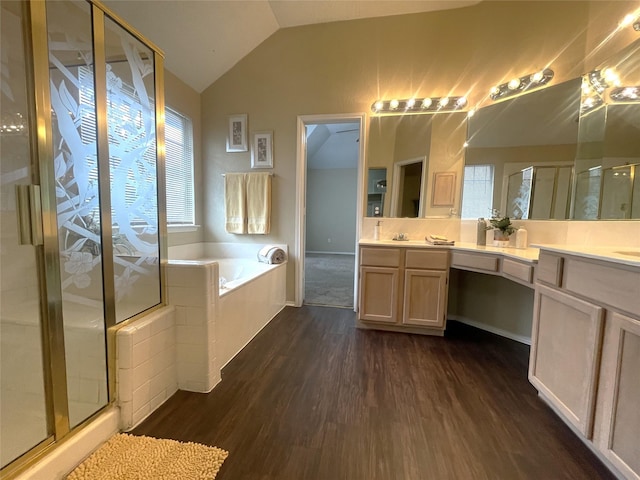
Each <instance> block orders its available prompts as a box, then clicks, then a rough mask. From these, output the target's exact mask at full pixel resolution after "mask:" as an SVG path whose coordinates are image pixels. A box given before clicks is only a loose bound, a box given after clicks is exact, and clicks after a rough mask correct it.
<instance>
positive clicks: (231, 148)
mask: <svg viewBox="0 0 640 480" xmlns="http://www.w3.org/2000/svg"><path fill="white" fill-rule="evenodd" d="M247 150H248V148H247V115H246V114H238V115H229V132H228V133H227V152H246V151H247Z"/></svg>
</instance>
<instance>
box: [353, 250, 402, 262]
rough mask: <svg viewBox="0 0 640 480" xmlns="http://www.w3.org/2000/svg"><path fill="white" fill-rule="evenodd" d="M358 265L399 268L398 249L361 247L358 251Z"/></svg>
mask: <svg viewBox="0 0 640 480" xmlns="http://www.w3.org/2000/svg"><path fill="white" fill-rule="evenodd" d="M360 265H369V266H372V267H399V266H400V249H399V248H375V247H362V248H361V249H360Z"/></svg>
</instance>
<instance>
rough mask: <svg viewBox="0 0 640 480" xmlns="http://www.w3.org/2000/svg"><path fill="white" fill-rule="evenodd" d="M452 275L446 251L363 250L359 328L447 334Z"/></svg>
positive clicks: (359, 294) (379, 248) (361, 250)
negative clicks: (449, 289)
mask: <svg viewBox="0 0 640 480" xmlns="http://www.w3.org/2000/svg"><path fill="white" fill-rule="evenodd" d="M448 272H449V252H448V251H447V250H444V249H442V250H438V249H416V248H413V249H412V248H392V247H361V248H360V288H359V293H358V324H359V326H361V327H364V328H384V329H387V330H397V331H409V332H412V333H430V334H436V335H442V334H443V332H444V327H445V322H446V311H447V282H448Z"/></svg>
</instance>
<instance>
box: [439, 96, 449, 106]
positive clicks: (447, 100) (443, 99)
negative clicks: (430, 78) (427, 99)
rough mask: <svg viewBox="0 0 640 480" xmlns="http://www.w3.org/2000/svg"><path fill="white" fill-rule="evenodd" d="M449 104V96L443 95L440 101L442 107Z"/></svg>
mask: <svg viewBox="0 0 640 480" xmlns="http://www.w3.org/2000/svg"><path fill="white" fill-rule="evenodd" d="M448 104H449V97H442V98H441V99H440V101H439V102H438V105H440V106H441V107H446V106H447V105H448Z"/></svg>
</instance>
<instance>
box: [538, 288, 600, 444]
mask: <svg viewBox="0 0 640 480" xmlns="http://www.w3.org/2000/svg"><path fill="white" fill-rule="evenodd" d="M603 311H604V310H603V308H602V307H599V306H598V305H594V304H592V303H590V302H586V301H584V300H580V299H578V298H575V297H573V296H571V295H568V294H566V293H564V292H560V291H556V290H552V289H551V288H548V287H545V286H539V287H538V288H536V293H535V303H534V307H533V315H534V321H533V332H532V334H531V359H530V361H529V379H530V381H531V383H532V384H533V385H534V386H535V387H536V388H537V389H538V391H539V392H542V393H544V395H545V396H546V397H547V399H548V400H549V401H551V402H552V403H553V405H554V406H555V407H556V408H557V409H558V410H560V412H562V414H563V415H564V416H565V417H566V418H567V420H569V421H570V422H571V423H572V424H573V425H574V426H575V427H576V428H577V429H578V430H579V431H580V432H581V433H582V434H583V435H584V436H585V437H586V438H591V434H592V426H593V412H594V405H595V393H596V388H597V382H598V366H599V354H600V345H601V342H602V321H603Z"/></svg>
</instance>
